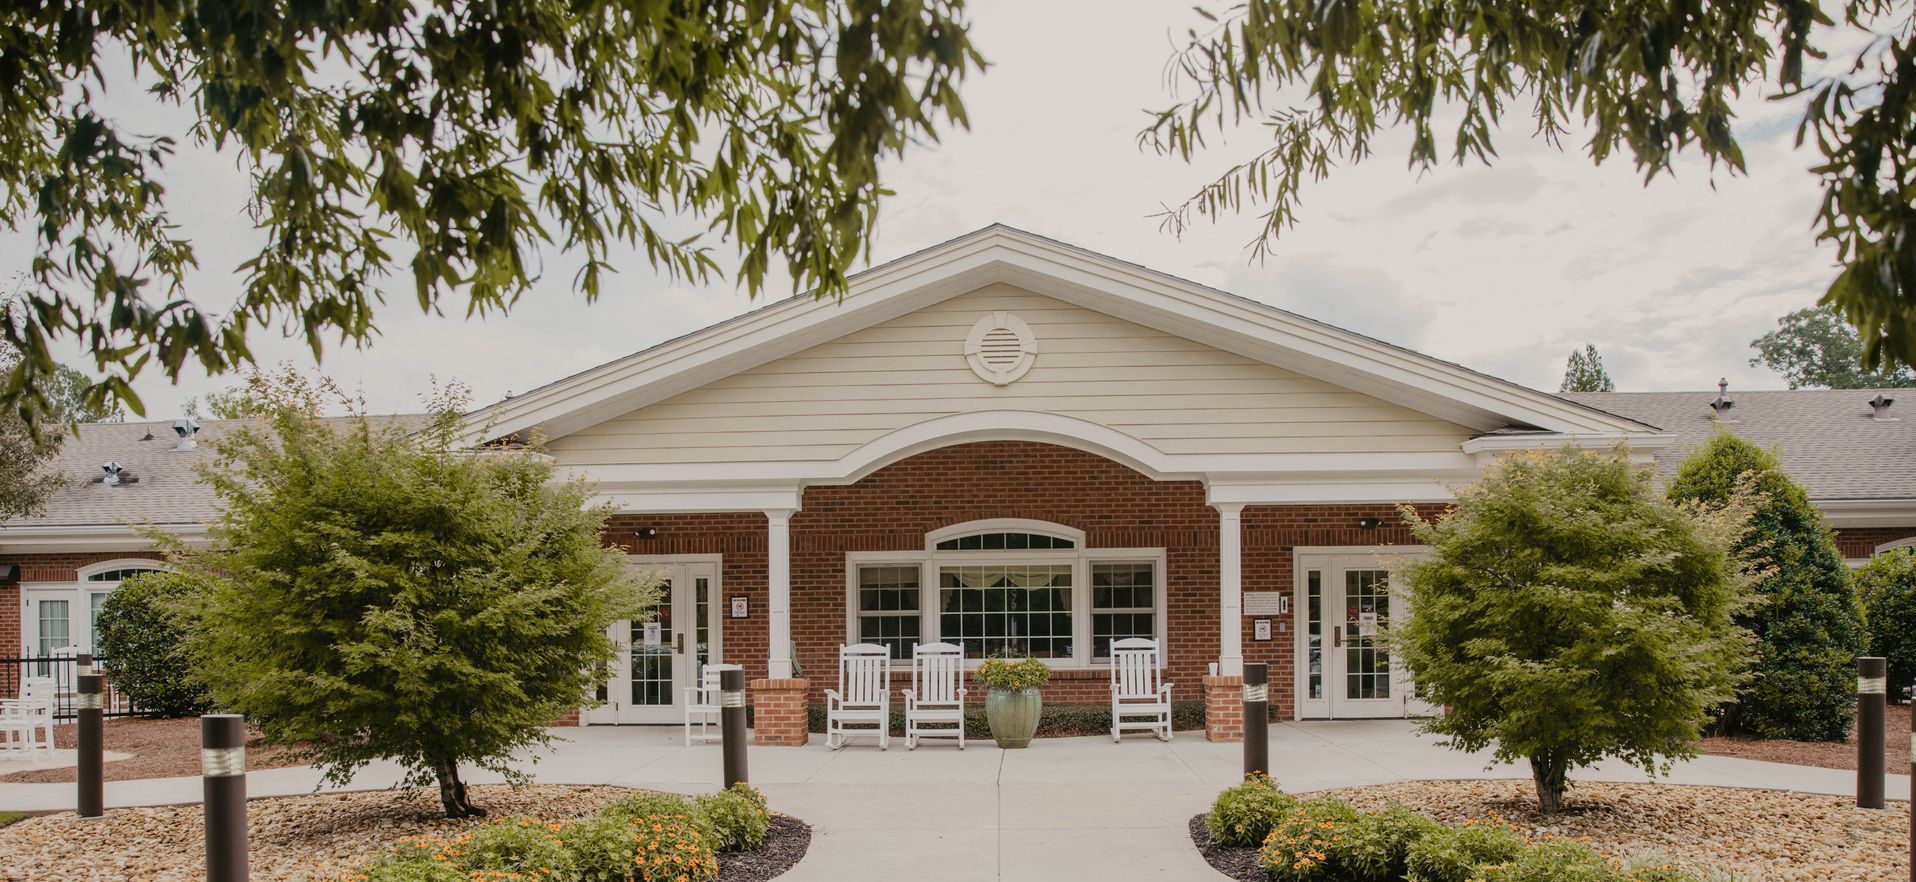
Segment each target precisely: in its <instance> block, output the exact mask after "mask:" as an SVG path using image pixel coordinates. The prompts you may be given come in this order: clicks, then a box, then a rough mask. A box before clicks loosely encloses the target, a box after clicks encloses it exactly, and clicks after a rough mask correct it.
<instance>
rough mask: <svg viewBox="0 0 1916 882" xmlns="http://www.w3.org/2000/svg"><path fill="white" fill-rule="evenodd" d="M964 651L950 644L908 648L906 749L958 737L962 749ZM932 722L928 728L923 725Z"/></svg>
mask: <svg viewBox="0 0 1916 882" xmlns="http://www.w3.org/2000/svg"><path fill="white" fill-rule="evenodd" d="M964 682H965V651H964V650H963V649H960V648H959V647H958V646H956V645H954V644H951V643H915V644H913V645H912V647H911V688H910V689H907V690H905V749H906V750H916V749H918V739H920V738H954V737H955V738H957V739H958V749H959V750H964V749H965V692H966V690H965V687H964ZM926 723H931V724H932V725H931V726H926V725H925V724H926Z"/></svg>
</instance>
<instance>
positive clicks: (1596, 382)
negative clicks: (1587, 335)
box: [1557, 343, 1617, 392]
mask: <svg viewBox="0 0 1916 882" xmlns="http://www.w3.org/2000/svg"><path fill="white" fill-rule="evenodd" d="M1557 391H1559V392H1615V391H1617V384H1616V383H1613V382H1611V381H1610V373H1609V372H1608V371H1605V370H1604V369H1603V356H1601V355H1598V354H1597V344H1595V343H1586V344H1584V346H1583V351H1582V352H1576V351H1572V352H1571V353H1570V360H1569V361H1568V362H1567V363H1565V364H1564V366H1563V385H1562V386H1561V387H1559V388H1558V389H1557Z"/></svg>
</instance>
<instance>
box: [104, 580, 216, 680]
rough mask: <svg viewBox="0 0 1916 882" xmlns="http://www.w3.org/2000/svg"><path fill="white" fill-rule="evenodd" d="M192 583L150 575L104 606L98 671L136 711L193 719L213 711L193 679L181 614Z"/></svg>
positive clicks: (123, 586)
mask: <svg viewBox="0 0 1916 882" xmlns="http://www.w3.org/2000/svg"><path fill="white" fill-rule="evenodd" d="M192 590H193V586H192V583H191V582H190V581H189V580H188V579H186V578H185V577H182V576H181V575H179V574H178V573H170V572H166V571H164V570H151V571H148V572H144V573H140V574H138V575H134V576H129V577H127V579H126V580H125V581H123V582H121V583H120V587H119V588H118V589H117V590H115V591H114V592H113V593H112V594H109V595H107V598H106V601H105V603H103V604H102V605H101V606H100V645H99V646H98V647H96V648H95V651H97V652H98V653H99V654H100V667H101V668H102V670H103V671H104V672H105V673H106V676H107V679H108V680H110V681H112V683H113V686H114V688H116V689H118V690H119V691H120V692H122V693H124V694H125V695H126V697H127V698H128V699H130V700H132V702H133V704H134V706H135V707H138V708H139V709H141V710H143V711H146V712H148V713H152V714H157V715H159V716H163V717H189V716H194V715H196V714H203V713H205V712H206V711H207V710H208V708H210V707H211V704H210V702H209V701H208V699H207V694H206V685H205V684H204V683H201V682H200V681H199V680H198V679H196V678H195V677H194V676H193V659H192V657H191V656H190V655H188V654H187V652H186V631H185V629H184V628H182V627H181V623H180V621H179V618H178V616H179V613H180V611H181V607H182V603H181V601H182V599H183V598H185V597H186V596H188V595H189V594H191V592H192Z"/></svg>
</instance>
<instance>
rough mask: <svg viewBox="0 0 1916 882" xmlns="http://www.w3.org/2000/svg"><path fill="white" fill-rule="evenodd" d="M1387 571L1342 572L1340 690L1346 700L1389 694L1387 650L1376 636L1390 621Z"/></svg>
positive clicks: (1388, 652) (1387, 695) (1382, 696)
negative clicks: (1342, 609) (1342, 672)
mask: <svg viewBox="0 0 1916 882" xmlns="http://www.w3.org/2000/svg"><path fill="white" fill-rule="evenodd" d="M1389 577H1390V573H1388V572H1386V571H1384V570H1346V571H1345V572H1344V615H1345V618H1344V694H1343V696H1342V698H1344V699H1345V700H1346V701H1351V700H1359V699H1375V698H1385V699H1387V698H1390V651H1389V650H1387V649H1385V648H1384V646H1383V644H1382V642H1381V641H1380V640H1379V635H1380V634H1381V633H1382V629H1384V628H1386V627H1388V626H1389V625H1390V587H1389Z"/></svg>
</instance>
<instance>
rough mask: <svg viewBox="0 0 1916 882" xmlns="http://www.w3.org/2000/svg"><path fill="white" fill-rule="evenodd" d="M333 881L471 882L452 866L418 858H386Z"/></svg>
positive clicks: (412, 856)
mask: <svg viewBox="0 0 1916 882" xmlns="http://www.w3.org/2000/svg"><path fill="white" fill-rule="evenodd" d="M333 878H334V880H335V882H471V880H470V879H469V878H468V877H467V875H466V873H465V872H463V871H461V870H460V869H459V868H457V867H454V866H453V865H452V864H449V863H447V862H445V861H435V860H433V859H432V858H431V857H421V856H418V855H411V856H404V857H402V856H399V855H388V856H386V857H383V858H380V859H378V860H375V861H373V862H372V863H370V864H367V865H365V866H364V867H361V868H359V869H358V870H353V871H351V872H346V873H341V874H339V875H338V876H335V877H333Z"/></svg>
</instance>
